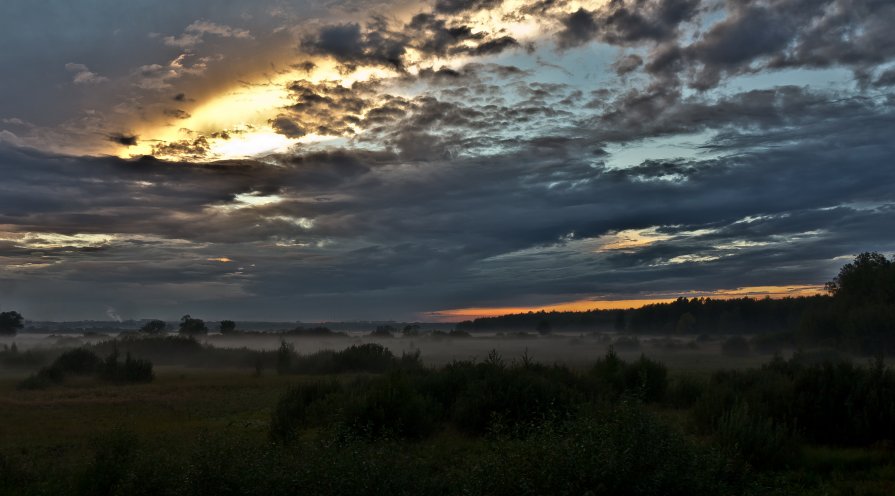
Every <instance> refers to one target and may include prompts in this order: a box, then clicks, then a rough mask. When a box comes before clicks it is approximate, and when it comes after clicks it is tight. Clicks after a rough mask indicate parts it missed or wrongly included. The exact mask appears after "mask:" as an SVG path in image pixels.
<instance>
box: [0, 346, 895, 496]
mask: <svg viewBox="0 0 895 496" xmlns="http://www.w3.org/2000/svg"><path fill="white" fill-rule="evenodd" d="M277 353H278V354H280V355H281V356H287V355H288V356H289V360H288V363H285V362H284V363H283V365H284V366H283V368H282V369H281V370H280V372H282V373H283V374H292V373H295V372H301V373H302V374H306V373H320V374H325V375H315V376H310V377H309V376H307V375H297V376H295V380H296V382H295V385H294V386H293V388H292V389H291V390H289V391H288V392H286V393H285V394H283V395H282V397H281V398H280V400H279V401H278V402H277V403H276V404H275V405H271V407H272V414H271V416H270V421H269V427H268V428H267V429H266V430H265V431H266V435H257V434H256V435H245V434H244V433H243V434H240V433H239V432H231V431H218V432H214V431H212V432H203V433H197V434H196V436H195V439H193V440H185V441H184V442H181V443H177V445H176V446H170V445H159V444H155V443H153V441H152V439H145V438H140V437H138V436H136V435H133V434H129V433H127V432H117V433H114V434H112V435H109V436H107V437H105V438H103V439H101V440H100V441H99V442H98V443H97V444H96V445H95V446H93V447H92V448H91V450H92V454H90V456H89V459H87V460H84V462H83V463H73V464H65V465H59V464H58V463H56V460H55V459H54V457H49V458H47V457H46V455H40V454H38V453H37V452H28V451H27V450H26V451H23V452H3V451H0V454H2V455H0V480H3V481H5V483H4V485H3V487H2V488H0V493H6V494H22V495H25V494H98V495H99V494H121V495H125V494H126V495H136V494H154V495H155V494H157V495H165V494H171V495H178V494H188V495H220V494H247V495H252V494H259V495H261V494H274V495H276V494H498V495H501V494H506V495H517V494H595V495H600V494H606V495H615V494H629V495H716V494H726V495H737V494H743V495H746V494H749V495H751V494H755V495H758V494H762V495H764V494H821V493H823V494H874V495H875V494H879V495H882V494H892V491H893V490H895V464H893V462H892V460H893V456H892V455H893V452H892V442H893V440H895V371H893V370H891V369H889V368H887V367H886V366H885V365H884V364H883V362H882V361H881V360H876V361H873V362H871V363H869V364H868V365H866V366H858V365H854V364H850V363H834V362H827V361H821V362H815V361H813V360H812V359H811V357H809V356H807V355H801V354H797V355H795V356H794V357H793V358H791V359H789V360H784V359H782V358H775V359H774V360H772V361H771V362H769V363H767V364H766V365H764V366H762V367H760V368H757V369H751V370H744V371H718V372H716V373H714V374H711V375H709V376H688V375H674V374H669V372H668V371H667V370H666V368H665V367H664V366H663V365H662V364H660V363H658V362H655V361H652V360H650V359H648V358H646V357H641V358H640V359H638V360H634V361H624V360H622V359H620V358H619V357H618V356H617V355H616V354H615V353H614V352H613V351H611V350H610V352H609V353H607V354H606V355H605V356H604V357H603V358H601V359H599V360H598V361H597V362H596V363H594V364H593V365H592V366H591V367H589V368H586V369H584V370H572V369H569V368H567V367H564V366H560V365H544V364H540V363H536V362H534V361H533V360H531V359H530V358H529V357H528V356H524V357H523V358H522V359H520V360H514V361H512V362H509V363H507V362H505V361H504V360H503V359H502V358H501V357H500V356H499V355H498V354H497V353H491V354H490V355H489V357H488V359H487V360H485V361H483V362H479V363H476V362H471V361H461V362H454V363H452V364H449V365H447V366H445V367H441V368H438V369H429V368H425V367H423V366H422V364H421V363H420V362H419V360H418V357H415V356H413V355H410V356H408V355H405V356H402V357H395V356H393V355H391V353H390V352H388V350H386V349H384V348H382V347H381V346H378V345H366V346H357V347H352V348H349V349H348V350H345V351H343V352H339V353H325V354H319V355H318V356H316V357H315V358H313V359H309V358H308V357H299V356H298V355H296V354H294V352H293V351H292V350H290V349H289V348H288V346H284V347H282V348H281V350H280V351H278V352H277ZM65 356H66V358H65V359H64V360H63V359H61V357H60V360H57V362H58V363H57V364H56V365H58V366H59V367H67V369H68V370H70V371H72V373H73V372H74V371H80V370H94V367H97V364H96V363H95V361H94V359H93V358H90V357H89V356H88V355H87V354H85V353H83V352H79V353H77V354H74V353H72V354H69V355H65ZM94 358H95V357H94ZM259 380H262V379H259ZM256 432H257V431H256ZM258 434H261V433H260V432H259V433H258ZM819 449H820V450H826V451H820V452H821V453H839V452H840V451H837V450H845V451H844V452H849V451H848V450H855V449H859V450H862V451H861V453H864V455H862V456H863V458H862V460H864V461H861V462H860V464H861V465H860V466H859V467H858V468H857V469H856V470H857V472H849V471H844V472H842V471H839V468H838V467H837V466H836V465H837V462H836V461H835V459H834V461H833V462H832V465H833V466H832V467H830V466H828V462H827V461H825V459H824V456H822V455H818V454H817V453H819V451H818V450H819ZM41 456H44V458H41ZM827 457H829V455H827ZM868 460H869V461H868Z"/></svg>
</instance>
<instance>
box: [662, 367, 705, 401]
mask: <svg viewBox="0 0 895 496" xmlns="http://www.w3.org/2000/svg"><path fill="white" fill-rule="evenodd" d="M704 391H705V384H704V383H703V382H702V381H699V380H697V379H696V378H694V377H691V376H688V375H681V376H678V377H676V378H675V379H674V380H673V381H671V383H670V384H669V386H668V391H667V392H666V394H665V399H666V401H667V402H668V403H669V404H670V405H671V406H674V407H676V408H690V407H692V406H693V404H694V403H696V402H697V401H698V400H699V398H700V397H701V396H702V394H703V392H704Z"/></svg>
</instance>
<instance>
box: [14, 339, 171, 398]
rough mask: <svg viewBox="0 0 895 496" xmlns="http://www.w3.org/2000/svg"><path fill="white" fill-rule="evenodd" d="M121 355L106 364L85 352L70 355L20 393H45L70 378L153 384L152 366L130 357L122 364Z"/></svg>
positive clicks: (31, 379)
mask: <svg viewBox="0 0 895 496" xmlns="http://www.w3.org/2000/svg"><path fill="white" fill-rule="evenodd" d="M118 356H119V355H118V351H117V350H115V351H113V352H112V353H111V354H110V355H109V356H108V357H107V358H106V359H105V360H102V359H100V358H99V357H98V356H97V355H96V354H95V353H93V352H92V351H90V350H87V349H85V348H76V349H74V350H70V351H67V352H65V353H63V354H62V355H59V357H57V358H56V360H54V361H53V363H52V364H50V365H49V366H47V367H44V368H42V369H40V370H39V371H38V372H37V373H36V374H33V375H31V376H29V377H28V378H26V379H25V380H24V381H22V382H21V383H19V385H18V387H19V389H42V388H45V387H48V386H51V385H53V384H61V383H62V382H63V381H64V380H65V378H66V377H70V376H96V377H98V378H100V379H102V380H104V381H109V382H118V383H137V382H151V381H152V379H153V377H154V376H153V373H152V363H151V362H149V361H147V360H138V359H134V358H131V355H130V353H127V354H126V357H125V360H124V362H119V360H118Z"/></svg>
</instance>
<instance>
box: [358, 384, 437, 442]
mask: <svg viewBox="0 0 895 496" xmlns="http://www.w3.org/2000/svg"><path fill="white" fill-rule="evenodd" d="M440 413H441V412H440V411H439V408H438V406H437V404H436V403H435V402H434V401H433V400H432V398H431V397H430V396H428V395H426V394H424V393H423V392H422V391H421V390H420V388H419V387H418V384H415V383H414V381H413V379H412V378H410V377H407V376H404V375H402V374H391V375H389V376H387V377H383V378H379V379H377V380H374V381H371V382H370V383H369V384H367V385H366V386H364V387H362V388H361V390H360V391H359V392H357V393H355V394H353V395H351V396H350V397H348V398H347V401H346V405H345V407H344V408H343V410H342V416H343V419H344V422H345V424H346V425H347V426H348V428H349V429H351V430H352V431H353V432H354V433H355V434H358V435H361V436H369V437H382V436H397V437H402V438H412V439H419V438H423V437H426V436H428V435H429V434H431V433H432V432H433V431H434V430H435V427H436V420H437V418H438V417H439V415H440Z"/></svg>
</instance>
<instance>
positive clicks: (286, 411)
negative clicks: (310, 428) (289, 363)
mask: <svg viewBox="0 0 895 496" xmlns="http://www.w3.org/2000/svg"><path fill="white" fill-rule="evenodd" d="M341 389H342V388H341V386H340V385H339V383H337V382H312V383H308V384H301V385H299V386H295V387H294V388H292V389H290V390H289V391H288V392H287V393H286V394H284V395H283V396H282V397H281V398H280V400H279V401H278V402H277V405H276V407H274V411H273V415H272V416H271V420H270V437H271V439H273V440H275V441H283V442H287V441H289V440H290V439H291V438H292V437H293V436H294V435H295V432H296V430H298V428H299V427H301V426H303V425H305V424H306V423H307V422H308V420H309V419H308V412H309V409H310V408H311V406H312V405H313V404H314V403H316V402H320V401H321V400H323V399H325V398H326V397H327V396H329V395H332V394H334V393H337V392H339V391H341Z"/></svg>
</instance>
